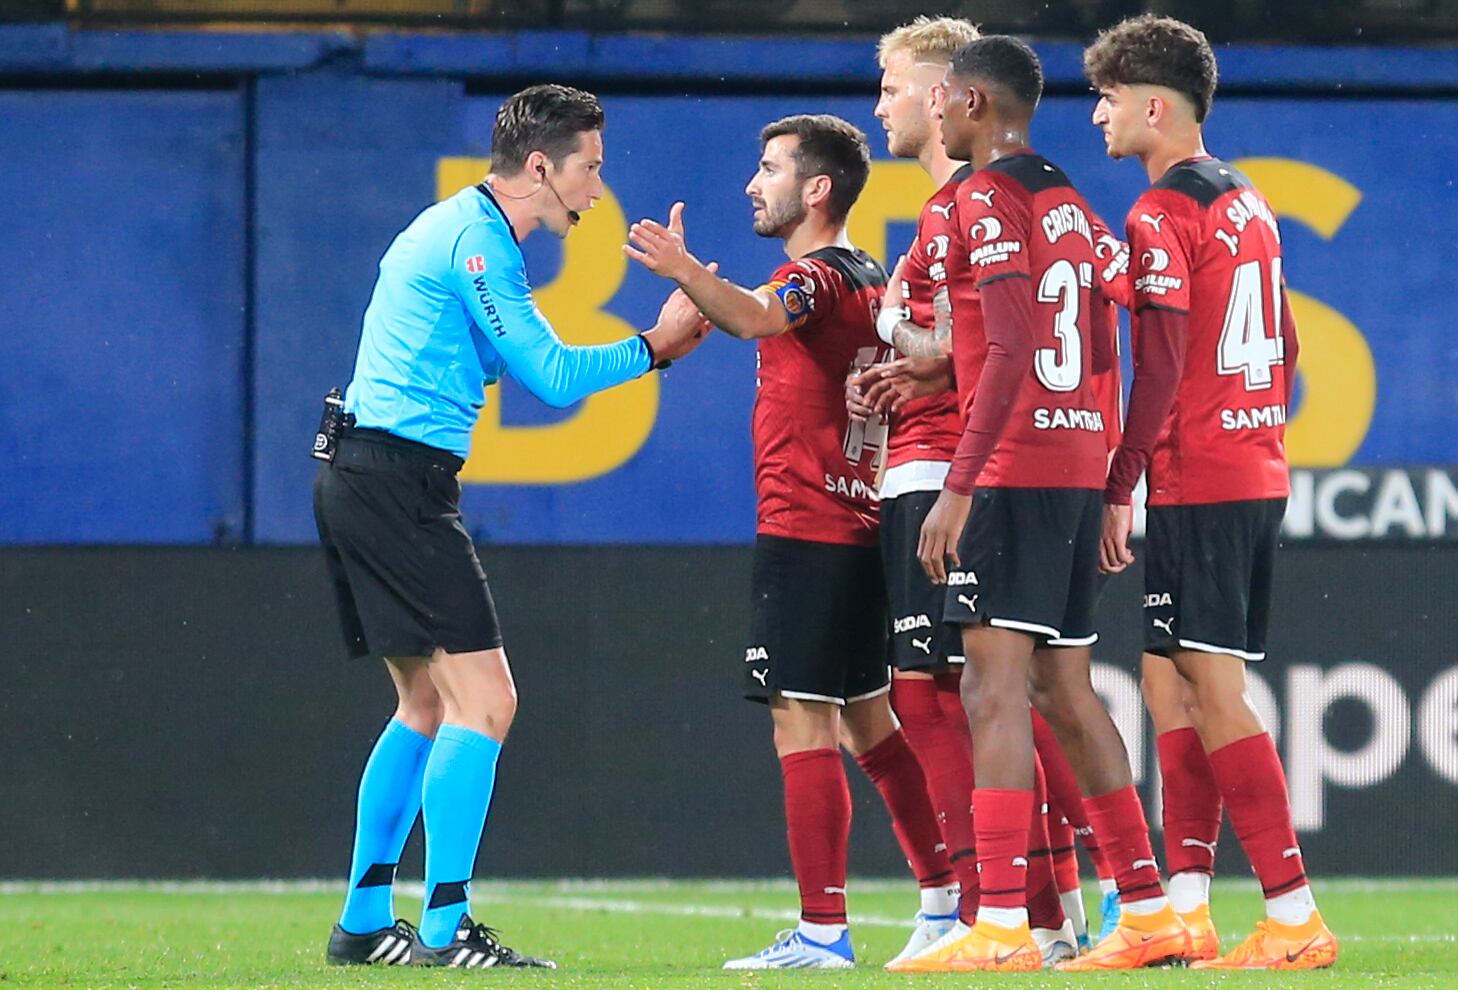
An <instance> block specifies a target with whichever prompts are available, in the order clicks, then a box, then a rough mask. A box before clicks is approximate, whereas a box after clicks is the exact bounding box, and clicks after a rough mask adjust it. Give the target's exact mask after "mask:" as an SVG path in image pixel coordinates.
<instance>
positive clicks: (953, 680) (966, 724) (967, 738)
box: [936, 671, 972, 766]
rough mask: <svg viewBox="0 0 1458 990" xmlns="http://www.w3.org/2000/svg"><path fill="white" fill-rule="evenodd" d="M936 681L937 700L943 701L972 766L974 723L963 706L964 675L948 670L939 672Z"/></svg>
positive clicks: (948, 717)
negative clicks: (968, 717)
mask: <svg viewBox="0 0 1458 990" xmlns="http://www.w3.org/2000/svg"><path fill="white" fill-rule="evenodd" d="M936 681H937V701H939V702H941V705H942V711H943V712H945V713H946V716H947V721H948V722H950V723H951V726H952V729H953V731H955V732H956V733H957V736H958V738H959V739H961V740H962V748H963V750H964V751H965V752H966V753H967V765H968V766H971V765H972V723H971V722H970V721H968V719H967V709H965V708H963V707H962V675H961V674H960V673H958V672H957V671H948V672H946V673H944V674H938V675H937V677H936Z"/></svg>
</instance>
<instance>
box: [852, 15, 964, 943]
mask: <svg viewBox="0 0 1458 990" xmlns="http://www.w3.org/2000/svg"><path fill="white" fill-rule="evenodd" d="M977 36H978V33H977V28H976V27H974V26H973V25H972V24H971V23H970V22H968V21H965V20H960V19H957V18H952V17H938V18H935V19H933V18H928V17H918V18H917V19H916V20H915V21H913V22H911V23H910V24H905V25H902V26H901V27H898V28H897V29H895V30H894V31H892V32H890V33H888V34H886V35H885V36H883V37H882V38H881V41H880V44H879V46H878V47H877V53H876V54H877V61H878V62H879V63H880V65H881V89H880V97H879V99H878V100H877V101H876V110H875V114H876V119H878V120H879V121H880V122H881V126H882V127H883V128H884V129H885V131H886V147H887V150H888V151H890V153H891V154H892V155H893V156H895V157H896V158H903V159H908V158H914V159H916V160H917V162H918V163H919V164H920V165H921V167H922V168H923V169H924V170H925V171H926V173H927V174H928V175H929V176H930V177H931V179H932V181H933V182H935V183H936V184H937V186H938V187H939V188H938V190H937V192H935V193H934V194H933V195H932V197H931V198H930V199H929V200H928V201H927V203H926V205H925V206H924V207H923V208H922V211H921V216H920V219H919V220H918V222H917V232H916V240H915V242H914V243H913V245H912V247H911V249H910V250H909V251H908V253H907V255H906V256H905V257H904V258H903V259H902V263H901V264H900V265H899V266H898V267H897V270H896V272H895V273H894V274H893V276H892V280H891V284H890V285H889V286H888V289H887V300H886V302H885V306H884V307H883V309H882V315H881V318H880V319H879V321H878V328H880V333H881V339H882V340H883V341H885V342H886V343H888V344H889V343H891V338H892V336H893V334H894V333H896V332H897V331H898V330H899V331H901V336H902V337H903V338H904V337H905V336H906V334H905V328H902V327H900V326H899V317H900V316H901V315H902V314H903V311H904V313H905V315H906V316H907V317H908V318H909V319H910V320H912V321H914V322H915V323H916V324H919V325H920V326H924V327H931V326H933V323H934V322H935V321H934V314H936V313H940V314H941V315H942V318H941V320H940V323H939V325H938V327H937V330H936V334H937V336H936V338H935V341H933V342H931V343H930V344H929V347H930V353H934V354H941V353H943V351H942V349H941V348H942V347H946V348H950V346H951V329H952V327H951V303H950V302H949V301H948V299H947V295H946V292H947V289H946V254H947V249H948V246H949V245H950V243H951V240H952V234H953V232H954V227H955V225H954V224H953V223H952V219H951V218H952V212H953V199H954V198H955V194H956V189H957V186H958V184H960V182H961V181H962V179H964V178H966V176H967V175H968V174H970V173H971V169H970V168H969V167H968V166H967V165H966V164H964V163H962V162H954V161H952V160H951V159H950V158H948V157H947V154H946V151H945V150H943V148H942V142H941V136H940V134H939V133H938V129H937V128H938V120H939V119H940V105H941V83H942V77H943V76H945V75H946V71H947V63H948V62H950V61H951V58H952V53H953V52H955V51H956V50H957V49H958V48H960V47H961V46H962V45H964V44H966V43H967V42H969V41H971V40H973V39H974V38H976V37H977ZM888 320H889V322H888ZM922 336H927V337H928V338H929V339H930V336H931V335H926V334H917V336H916V338H914V339H919V338H920V337H922ZM858 374H859V373H858ZM858 374H857V375H853V376H852V379H851V385H850V398H851V401H854V396H855V385H854V382H855V381H856V380H857V379H858ZM872 412H873V411H872V410H866V409H864V408H863V407H858V408H857V409H855V410H853V414H854V415H855V416H856V418H860V419H865V420H869V417H870V415H871V413H872ZM886 431H887V432H886V450H887V453H886V468H885V471H884V473H883V474H882V477H881V479H880V486H879V495H880V498H881V560H882V564H883V566H884V567H885V572H886V590H887V596H888V603H889V605H890V609H891V663H892V674H891V676H892V681H891V707H892V708H893V709H895V711H896V717H897V719H898V720H899V721H900V722H901V727H902V730H903V731H904V732H905V733H906V739H907V742H909V743H910V744H911V747H912V749H913V750H915V751H916V756H917V759H918V760H919V761H920V762H921V765H922V769H923V771H924V772H925V774H926V779H927V786H928V789H929V791H930V794H931V799H932V805H933V807H934V808H935V810H936V814H937V818H938V821H939V822H940V824H941V829H942V836H943V838H944V839H945V841H946V844H947V852H948V856H949V858H950V860H951V863H952V868H953V869H954V870H955V871H956V873H957V881H958V885H959V887H960V898H958V899H956V900H952V901H950V902H949V903H946V904H943V905H936V904H930V903H923V907H922V915H923V918H924V920H925V923H924V924H923V925H921V926H919V928H918V931H921V932H924V933H925V935H927V936H928V937H927V938H926V939H925V940H922V941H919V942H914V943H908V944H907V946H906V948H905V949H904V950H903V951H902V952H901V954H900V955H898V956H897V957H896V959H893V960H892V962H893V963H894V962H896V961H898V960H900V959H904V958H909V957H911V956H913V955H916V954H918V953H920V952H921V951H923V950H925V949H926V948H928V947H929V946H931V945H932V944H934V943H935V942H936V940H937V939H939V938H941V937H943V936H945V935H946V934H947V932H949V931H952V930H953V929H954V928H955V927H956V922H957V921H958V920H959V918H960V920H961V921H962V922H963V923H964V924H965V925H970V924H971V923H972V919H973V918H974V917H975V915H976V912H977V858H976V855H975V852H974V840H973V835H972V748H971V747H972V740H971V735H970V734H969V732H968V730H967V720H966V717H965V716H964V715H963V714H962V704H961V700H960V695H959V693H958V690H957V684H958V681H959V680H960V679H961V664H962V660H963V658H962V643H961V640H960V638H959V637H958V636H957V635H956V631H955V630H954V629H952V628H950V627H949V626H945V625H943V624H942V622H941V600H942V597H943V595H942V591H941V589H939V588H937V586H935V585H933V584H932V583H931V582H930V581H928V580H927V577H926V574H925V573H923V572H922V569H921V565H920V564H919V563H918V561H917V559H916V540H917V536H918V534H919V533H920V532H921V522H922V520H923V519H925V518H926V514H927V512H928V510H930V509H931V506H932V502H934V501H935V500H936V497H937V492H939V491H941V488H942V479H943V478H945V477H946V474H947V469H948V467H949V466H950V464H951V460H952V453H953V452H954V451H955V450H956V449H957V440H958V438H959V437H960V436H961V432H962V427H961V417H960V414H959V412H958V409H957V396H956V393H954V392H949V391H944V392H941V393H940V394H936V395H932V396H928V397H926V398H922V399H918V400H915V401H913V402H910V403H907V404H906V405H904V406H903V407H902V408H901V409H900V410H898V411H897V413H896V414H895V415H893V416H890V417H889V418H888V419H887V420H886Z"/></svg>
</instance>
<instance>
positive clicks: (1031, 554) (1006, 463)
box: [902, 37, 1189, 970]
mask: <svg viewBox="0 0 1458 990" xmlns="http://www.w3.org/2000/svg"><path fill="white" fill-rule="evenodd" d="M946 85H947V99H946V105H945V107H944V116H943V122H942V135H943V140H944V142H945V144H946V148H947V153H948V154H949V155H951V156H952V157H954V158H964V157H965V158H966V159H967V160H969V161H971V162H972V164H973V165H974V166H975V167H976V168H977V171H976V172H975V173H974V174H973V176H972V177H971V178H969V179H967V180H966V181H965V182H964V183H963V184H962V186H961V188H960V189H959V190H958V194H957V216H958V228H957V231H958V234H959V235H960V236H959V241H958V244H957V245H956V246H955V247H954V250H953V253H952V255H951V258H950V261H951V263H952V264H954V265H955V268H953V269H952V270H951V271H950V273H949V281H950V282H951V284H952V287H953V291H952V314H953V324H952V338H953V346H952V355H953V364H954V367H955V371H956V379H957V383H958V387H959V389H960V391H961V393H962V401H963V406H964V408H965V409H966V411H967V425H966V428H965V431H964V433H963V437H962V440H961V442H960V443H959V445H958V449H957V455H956V459H955V460H954V462H953V466H952V469H951V472H950V473H949V474H948V476H947V481H946V486H945V488H944V490H943V492H942V494H941V495H940V496H939V497H938V499H937V504H936V505H935V506H934V507H933V509H932V511H931V513H930V514H929V515H928V517H927V520H926V523H925V524H924V526H923V529H922V535H921V547H920V557H921V560H922V563H923V566H924V567H925V568H926V569H927V572H928V574H929V575H931V577H932V578H933V579H934V580H936V581H938V582H939V583H944V584H947V585H948V591H947V597H946V610H945V613H944V617H945V619H946V621H948V622H952V623H955V624H957V625H960V626H962V627H963V643H964V647H965V649H966V651H967V653H966V655H967V658H968V663H967V669H966V672H965V674H964V678H963V693H964V698H965V699H966V702H967V709H968V715H969V717H970V719H971V723H972V732H973V737H974V758H975V761H976V769H977V790H976V792H975V796H974V799H973V806H974V809H975V817H974V824H975V828H976V832H977V855H978V868H979V871H980V874H981V880H982V899H981V904H980V906H979V909H978V915H977V923H976V925H975V926H974V927H973V929H972V931H971V932H970V933H969V934H968V935H966V936H965V937H964V938H962V939H960V940H958V941H956V942H953V943H951V944H949V945H946V946H944V947H943V948H942V949H941V950H940V955H941V957H942V958H940V959H937V958H932V959H925V960H917V961H914V962H915V963H919V964H914V965H910V966H904V967H902V968H906V969H922V968H928V969H930V968H940V969H946V968H955V969H963V970H1010V969H1036V968H1038V966H1039V965H1040V964H1041V961H1042V960H1041V956H1040V953H1039V951H1038V948H1037V946H1036V944H1035V943H1034V942H1033V940H1032V938H1031V933H1030V932H1029V929H1028V918H1027V914H1026V911H1025V909H1024V907H1023V902H1024V896H1025V887H1026V872H1027V866H1028V852H1029V850H1028V830H1027V821H1028V814H1029V811H1030V810H1031V805H1032V804H1033V800H1034V796H1033V785H1034V780H1035V769H1034V768H1035V762H1034V749H1033V731H1032V726H1031V724H1030V722H1029V719H1028V703H1029V696H1030V682H1031V684H1032V687H1033V691H1032V694H1033V696H1034V697H1035V698H1036V699H1037V700H1038V701H1039V707H1040V708H1043V710H1044V712H1045V714H1046V715H1047V717H1048V720H1049V722H1050V723H1051V724H1052V725H1053V727H1054V729H1055V731H1056V732H1057V733H1058V735H1059V737H1060V740H1061V741H1062V742H1064V743H1065V744H1066V745H1068V747H1069V748H1068V755H1069V756H1070V757H1071V758H1073V759H1074V762H1075V764H1076V769H1077V771H1078V773H1079V777H1080V783H1081V785H1082V786H1083V789H1084V791H1085V793H1086V794H1089V795H1091V797H1090V800H1089V801H1088V802H1087V807H1088V810H1089V812H1090V817H1091V818H1093V820H1094V825H1095V828H1096V829H1098V830H1099V832H1100V834H1101V835H1102V836H1103V837H1104V841H1103V845H1104V851H1105V854H1106V856H1108V857H1110V860H1111V863H1112V865H1114V867H1115V870H1116V872H1117V874H1118V879H1119V882H1120V888H1121V890H1122V891H1124V893H1125V898H1124V899H1125V903H1126V913H1127V914H1131V915H1136V916H1137V917H1138V923H1139V925H1140V927H1142V928H1143V929H1144V931H1143V933H1142V936H1141V937H1140V939H1139V941H1140V942H1141V945H1142V949H1141V950H1140V951H1138V952H1126V953H1122V954H1120V955H1119V957H1118V958H1117V959H1115V958H1113V957H1111V956H1110V955H1109V954H1108V953H1107V952H1104V953H1102V954H1100V950H1099V949H1097V948H1096V949H1095V950H1094V953H1093V954H1091V955H1090V956H1087V957H1084V958H1086V959H1094V958H1096V957H1097V959H1098V968H1112V967H1114V966H1119V967H1124V966H1135V965H1144V964H1148V963H1151V962H1156V961H1159V960H1160V959H1167V958H1177V957H1180V956H1182V955H1183V954H1184V952H1185V951H1186V950H1187V948H1188V938H1189V937H1188V933H1187V932H1185V930H1184V926H1183V925H1182V924H1180V922H1179V919H1178V918H1177V917H1176V916H1175V914H1174V912H1173V911H1172V910H1171V909H1170V907H1169V905H1168V902H1167V901H1166V900H1165V898H1164V896H1163V892H1162V890H1161V888H1160V885H1159V877H1158V873H1157V870H1156V869H1155V865H1154V860H1153V856H1152V855H1151V854H1150V853H1149V839H1148V830H1147V826H1146V825H1145V823H1144V820H1143V810H1142V807H1141V806H1140V804H1139V799H1138V795H1137V793H1136V792H1135V791H1134V789H1133V786H1132V780H1131V777H1130V773H1129V767H1128V762H1127V757H1126V756H1125V754H1124V750H1123V744H1122V741H1121V740H1120V739H1119V736H1118V732H1117V730H1116V729H1115V728H1114V726H1113V722H1112V720H1111V719H1110V718H1109V716H1108V712H1107V711H1106V710H1105V709H1104V708H1103V706H1102V704H1100V703H1099V701H1098V698H1097V696H1096V695H1095V694H1094V692H1093V689H1092V686H1091V684H1090V683H1089V677H1088V663H1089V653H1088V650H1087V647H1088V646H1089V645H1091V644H1092V643H1093V642H1094V640H1095V639H1096V638H1097V637H1096V634H1095V633H1094V630H1093V614H1092V613H1093V602H1094V598H1095V594H1096V591H1095V585H1096V576H1097V557H1098V519H1099V503H1100V501H1101V500H1100V498H1099V493H1100V490H1101V489H1102V487H1103V483H1104V478H1105V469H1106V465H1107V446H1106V440H1105V429H1106V427H1105V424H1104V422H1103V418H1104V411H1103V409H1102V408H1101V407H1100V403H1099V396H1098V395H1097V393H1096V392H1095V389H1094V387H1093V381H1092V379H1093V372H1097V371H1099V370H1103V369H1104V368H1107V367H1108V365H1109V364H1110V363H1111V361H1112V353H1111V348H1110V347H1109V346H1108V345H1109V343H1110V338H1109V335H1108V332H1107V330H1108V325H1107V311H1106V308H1105V303H1104V300H1103V295H1102V291H1101V288H1100V284H1099V279H1098V277H1097V273H1098V269H1099V268H1100V262H1101V259H1100V257H1099V254H1098V253H1097V250H1096V247H1095V244H1096V232H1095V230H1094V226H1093V221H1092V211H1091V210H1090V209H1089V208H1088V206H1087V204H1086V203H1085V202H1084V201H1083V199H1082V197H1081V196H1079V194H1078V193H1077V191H1076V190H1075V189H1074V188H1073V186H1072V184H1071V183H1070V182H1069V180H1068V178H1067V177H1066V176H1065V175H1064V174H1063V173H1062V171H1060V170H1059V169H1058V168H1057V167H1056V166H1054V165H1053V164H1052V163H1051V162H1048V161H1047V160H1046V159H1044V158H1042V157H1041V156H1039V155H1037V154H1035V153H1034V152H1032V150H1031V149H1030V148H1029V147H1028V140H1027V136H1028V129H1029V125H1030V122H1031V119H1032V114H1033V110H1034V107H1035V106H1036V105H1037V101H1038V99H1039V97H1040V96H1041V92H1042V71H1041V67H1040V66H1039V64H1038V61H1037V57H1036V56H1035V55H1034V54H1033V52H1032V50H1031V49H1029V48H1028V47H1027V46H1026V45H1024V44H1023V43H1022V42H1020V41H1017V40H1016V39H1013V38H1008V37H991V38H983V39H980V40H978V41H974V42H972V43H970V44H969V45H967V46H965V47H964V48H962V49H960V50H959V51H958V52H957V53H956V55H955V56H954V57H953V60H952V65H951V69H950V71H949V72H948V76H947V83H946ZM974 486H975V487H976V492H975V497H974V494H973V488H974ZM974 502H975V508H974ZM969 513H970V516H969ZM948 564H950V565H951V566H950V567H948ZM1077 962H1079V960H1069V961H1067V962H1064V963H1061V964H1060V967H1069V966H1073V965H1075V964H1076V963H1077ZM937 964H940V965H937Z"/></svg>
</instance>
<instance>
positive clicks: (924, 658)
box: [881, 491, 966, 671]
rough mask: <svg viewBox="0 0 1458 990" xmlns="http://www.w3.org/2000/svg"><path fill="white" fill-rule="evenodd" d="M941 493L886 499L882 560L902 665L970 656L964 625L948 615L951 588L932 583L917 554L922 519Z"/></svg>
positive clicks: (929, 665) (934, 666)
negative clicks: (952, 623)
mask: <svg viewBox="0 0 1458 990" xmlns="http://www.w3.org/2000/svg"><path fill="white" fill-rule="evenodd" d="M940 494H941V493H940V492H934V491H933V492H907V493H906V494H904V495H898V496H896V497H895V498H888V499H883V500H882V501H881V560H882V562H883V564H884V566H885V568H886V597H887V600H888V604H889V607H890V610H891V663H892V664H893V665H894V666H895V667H896V669H897V670H920V671H930V670H940V669H943V668H945V667H946V666H947V665H948V664H960V663H962V662H963V661H964V660H965V659H966V658H965V657H963V656H962V636H961V633H960V631H959V630H958V629H957V627H956V626H949V625H947V624H946V623H944V622H943V621H942V606H943V603H944V602H945V601H946V597H947V595H946V589H945V588H943V587H941V586H940V585H936V584H933V583H932V581H931V578H929V577H927V576H926V571H924V570H922V567H921V561H920V560H919V559H917V556H916V545H917V542H918V541H919V540H920V538H921V524H922V523H923V522H925V521H926V516H927V513H929V512H931V508H932V506H933V505H935V504H936V501H937V496H938V495H940Z"/></svg>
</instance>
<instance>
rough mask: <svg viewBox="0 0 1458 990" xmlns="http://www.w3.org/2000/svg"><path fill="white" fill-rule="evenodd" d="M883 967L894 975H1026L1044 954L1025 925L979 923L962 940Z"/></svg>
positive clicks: (1041, 964)
mask: <svg viewBox="0 0 1458 990" xmlns="http://www.w3.org/2000/svg"><path fill="white" fill-rule="evenodd" d="M886 968H887V969H888V970H890V971H891V972H893V973H970V972H974V971H979V972H994V973H1026V972H1029V971H1031V970H1036V969H1042V968H1043V953H1042V951H1041V950H1040V949H1039V948H1038V943H1037V942H1034V941H1033V932H1032V930H1031V929H1030V928H1028V926H1027V924H1026V923H1024V924H1023V925H1021V926H1019V927H1017V928H1003V927H1002V926H1001V925H994V924H991V923H990V922H986V921H979V922H977V923H976V924H975V925H973V926H972V930H971V931H970V932H968V933H967V934H966V935H963V936H962V937H961V938H959V939H956V940H953V941H949V942H948V943H947V944H946V945H942V946H931V947H929V948H928V949H927V950H926V951H925V952H923V953H921V954H920V955H917V956H912V957H911V958H910V959H903V960H901V961H900V962H895V963H891V964H888V965H887V967H886Z"/></svg>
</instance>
